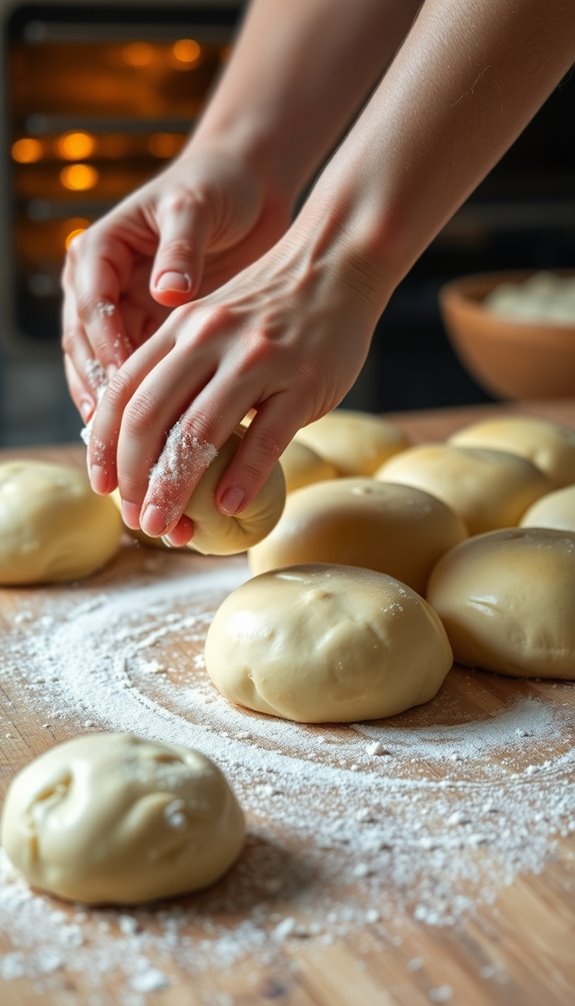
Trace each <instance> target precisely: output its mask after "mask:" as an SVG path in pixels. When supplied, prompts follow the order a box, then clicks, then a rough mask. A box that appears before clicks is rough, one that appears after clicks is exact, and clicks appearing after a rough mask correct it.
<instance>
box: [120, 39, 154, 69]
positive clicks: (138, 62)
mask: <svg viewBox="0 0 575 1006" xmlns="http://www.w3.org/2000/svg"><path fill="white" fill-rule="evenodd" d="M122 59H123V60H124V62H125V63H127V64H128V65H129V66H150V64H151V63H154V62H155V60H156V50H155V49H154V47H153V46H152V45H150V43H149V42H130V43H129V45H125V46H124V47H123V49H122Z"/></svg>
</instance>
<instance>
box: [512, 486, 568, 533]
mask: <svg viewBox="0 0 575 1006" xmlns="http://www.w3.org/2000/svg"><path fill="white" fill-rule="evenodd" d="M521 527H554V528H556V529H557V530H558V531H575V485H572V486H565V487H564V488H563V489H556V490H555V492H552V493H547V495H546V496H541V498H540V499H538V500H536V501H535V503H533V504H532V505H531V506H530V507H529V509H528V510H526V511H525V513H524V514H523V517H522V518H521Z"/></svg>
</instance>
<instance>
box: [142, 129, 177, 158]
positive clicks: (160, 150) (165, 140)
mask: <svg viewBox="0 0 575 1006" xmlns="http://www.w3.org/2000/svg"><path fill="white" fill-rule="evenodd" d="M181 146H182V137H181V136H179V135H178V133H152V135H151V136H150V137H149V139H148V150H149V151H150V153H151V154H153V155H154V157H174V156H175V155H176V154H177V153H178V151H179V150H180V148H181Z"/></svg>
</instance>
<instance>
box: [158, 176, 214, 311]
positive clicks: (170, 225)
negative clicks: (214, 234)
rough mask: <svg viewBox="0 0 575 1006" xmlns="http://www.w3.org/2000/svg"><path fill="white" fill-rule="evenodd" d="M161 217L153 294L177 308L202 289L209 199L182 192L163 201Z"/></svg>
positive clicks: (159, 217) (208, 226) (160, 208)
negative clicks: (200, 287)
mask: <svg viewBox="0 0 575 1006" xmlns="http://www.w3.org/2000/svg"><path fill="white" fill-rule="evenodd" d="M157 216H158V227H159V234H160V238H159V245H158V250H157V252H156V257H155V260H154V265H153V268H152V275H151V278H150V292H151V294H152V297H154V299H155V300H156V301H157V302H158V303H159V304H164V305H165V306H166V307H176V306H178V305H180V304H184V303H186V302H187V301H189V300H191V298H192V297H193V296H194V295H195V294H196V293H197V291H198V289H199V286H200V283H201V279H202V270H203V256H204V249H205V246H206V243H207V241H208V237H209V233H210V226H211V220H210V218H211V214H210V212H209V209H208V204H207V202H206V201H205V200H203V199H201V198H200V197H199V196H198V195H197V194H194V193H193V192H191V191H187V190H180V191H179V192H175V193H172V194H170V196H169V197H168V198H166V199H164V200H162V201H161V203H160V204H159V206H158V210H157Z"/></svg>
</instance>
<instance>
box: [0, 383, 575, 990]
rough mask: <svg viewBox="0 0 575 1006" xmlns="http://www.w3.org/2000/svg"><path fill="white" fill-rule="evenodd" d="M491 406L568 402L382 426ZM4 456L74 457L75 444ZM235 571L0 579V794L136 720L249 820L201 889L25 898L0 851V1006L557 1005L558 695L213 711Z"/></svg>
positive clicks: (569, 806)
mask: <svg viewBox="0 0 575 1006" xmlns="http://www.w3.org/2000/svg"><path fill="white" fill-rule="evenodd" d="M504 411H506V412H510V411H515V412H518V413H522V414H529V415H542V416H547V417H549V418H556V419H559V420H561V421H563V422H565V423H568V424H569V425H572V426H575V402H572V401H557V402H544V403H521V404H514V405H506V406H478V407H472V408H470V409H456V410H442V411H438V412H433V413H424V412H421V413H413V414H405V413H404V414H398V415H397V416H394V417H393V418H394V419H395V420H396V421H397V422H398V424H399V425H401V426H403V427H404V428H405V429H406V430H407V431H408V432H409V433H410V434H411V436H412V437H413V439H414V440H415V441H425V440H440V439H443V438H444V437H445V436H446V435H447V434H448V433H449V432H450V431H451V430H453V429H454V428H457V427H458V426H461V425H463V424H464V423H465V422H467V421H471V420H473V419H475V418H479V417H481V416H484V415H487V414H489V413H492V412H504ZM15 454H18V455H22V454H28V455H29V454H32V455H33V456H35V457H39V458H52V459H59V460H65V461H69V462H71V463H73V464H83V451H82V448H81V447H76V446H75V445H74V446H69V445H67V446H62V447H53V448H42V449H40V448H38V449H34V448H30V449H29V450H27V451H18V452H15V451H11V452H2V454H0V457H2V458H7V457H9V456H14V455H15ZM245 576H247V569H246V567H245V563H244V559H243V558H242V557H239V558H233V559H230V560H213V559H205V558H203V557H199V556H194V555H192V554H185V555H182V554H175V553H163V552H159V551H156V550H147V549H142V548H140V547H139V546H137V545H135V544H133V543H131V542H128V541H127V542H126V544H125V546H124V547H123V548H122V550H121V553H120V554H119V556H118V557H117V559H116V560H114V562H113V563H111V564H110V565H109V566H108V567H107V568H106V569H105V570H103V571H102V572H101V573H99V574H98V575H97V576H95V577H92V578H90V579H89V580H86V581H83V582H82V583H79V584H75V585H67V586H62V587H50V588H44V589H27V590H7V589H4V590H1V591H0V625H1V627H2V630H3V634H2V649H1V650H0V668H1V671H2V674H1V678H0V786H1V790H2V792H5V790H6V787H7V785H8V783H9V781H10V779H11V778H12V777H13V775H14V773H15V772H16V771H17V770H18V769H19V768H20V767H22V766H23V765H25V764H26V763H27V762H29V761H30V760H31V759H32V758H33V757H35V756H37V755H38V754H40V753H41V752H42V751H45V750H47V749H48V748H50V747H51V746H52V745H53V744H55V743H57V742H60V741H62V740H65V739H67V738H69V737H73V736H75V735H77V734H79V733H87V732H91V731H98V730H109V729H126V728H130V729H133V728H134V727H135V726H139V725H141V728H142V732H143V733H144V735H146V736H155V737H158V738H164V739H166V740H168V739H172V740H176V739H179V740H181V741H182V742H183V743H193V742H194V740H196V741H197V746H198V747H199V748H200V749H202V750H205V751H206V753H208V754H211V755H212V756H213V757H215V758H216V759H217V760H218V761H219V762H220V764H222V767H223V768H224V771H226V773H227V774H228V775H229V777H230V778H231V781H232V783H233V785H234V787H235V788H236V789H237V791H238V795H239V796H240V798H241V799H242V801H243V802H244V804H245V806H246V809H247V813H248V823H249V837H248V842H247V846H246V850H245V853H244V854H243V856H242V858H241V859H240V861H239V863H238V864H237V865H236V867H235V868H234V869H233V870H232V871H231V872H230V874H229V875H228V876H227V877H226V878H224V880H222V881H221V882H220V883H219V884H218V885H216V886H215V887H214V888H213V889H212V890H210V891H207V892H204V893H202V894H198V895H196V896H195V897H191V898H185V899H182V900H181V901H176V902H173V903H171V904H169V905H160V906H155V907H148V908H145V909H144V908H142V909H137V910H132V909H129V910H122V909H98V910H86V911H84V910H83V909H82V907H81V906H69V905H64V904H62V903H59V902H57V901H56V900H54V899H51V898H48V897H44V896H41V895H33V894H32V893H31V892H29V891H28V890H27V888H26V887H25V885H24V884H22V883H20V882H19V881H18V880H17V878H15V877H14V876H13V875H12V874H11V873H10V870H9V869H8V868H7V866H6V863H5V862H3V863H2V866H1V869H0V879H1V882H2V890H1V891H0V1002H1V1003H2V1004H3V1006H28V1004H32V1003H34V1004H36V1003H40V1002H42V1003H46V1004H50V1006H73V1004H79V1003H82V1004H84V1003H86V1004H90V1006H97V1004H99V1003H102V1004H104V1003H106V1004H108V1003H118V1004H125V1006H138V1004H146V1006H147V1004H148V1003H149V1004H153V1006H156V1004H157V1006H164V1004H165V1006H180V1004H181V1006H184V1004H186V1006H188V1004H198V1006H199V1004H201V1006H204V1004H206V1006H207V1004H209V1006H251V1004H255V1003H266V1002H270V1003H271V1002H278V1003H281V1004H285V1006H351V1004H354V1006H355V1004H361V1006H388V1004H389V1006H419V1004H422V1006H423V1004H426V1003H433V1002H436V1003H437V1002H447V1003H456V1004H465V1006H475V1004H515V1003H517V1004H521V1006H531V1004H533V1006H540V1004H542V1003H550V1004H563V1003H565V1004H567V1003H569V1004H570V1003H572V1002H573V997H574V990H575V963H574V961H573V941H574V938H575V897H574V885H575V874H574V862H575V799H574V796H573V770H574V768H575V755H574V754H573V739H574V738H575V694H574V686H573V685H572V684H571V683H559V682H551V681H547V682H545V681H520V680H511V679H506V678H503V677H498V676H496V675H490V674H485V673H482V672H472V671H468V670H464V669H455V670H454V671H453V672H452V673H451V674H450V675H449V677H448V679H447V681H446V684H445V685H444V687H443V689H442V690H441V692H440V694H439V696H438V697H437V698H436V699H435V700H434V701H433V702H431V703H428V704H427V705H426V706H424V707H421V708H420V709H417V710H412V711H410V712H409V713H406V714H403V716H399V717H394V718H393V719H392V720H389V721H385V722H384V721H381V722H379V723H376V724H368V725H356V726H355V727H338V728H333V727H331V726H326V727H305V726H297V725H292V724H282V723H280V721H274V720H270V719H267V718H265V717H258V716H256V715H255V714H250V713H247V712H246V713H244V712H242V711H240V710H234V709H232V708H231V707H228V706H227V704H226V703H225V702H224V701H223V700H221V699H220V697H219V696H215V695H214V694H213V690H212V689H211V687H210V686H209V684H208V683H207V682H206V679H205V671H204V669H203V667H202V648H203V639H204V637H205V631H206V628H207V625H208V624H209V619H210V617H211V615H212V613H213V611H214V610H215V609H216V607H217V605H218V603H219V602H220V601H221V600H222V599H223V597H224V596H225V594H226V593H227V592H228V591H229V590H230V589H232V587H233V585H234V584H235V583H236V582H240V581H241V580H242V579H243V578H245ZM375 742H379V743H380V746H384V747H385V748H386V752H387V753H385V754H382V755H376V754H373V748H372V745H373V744H374V743H375Z"/></svg>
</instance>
